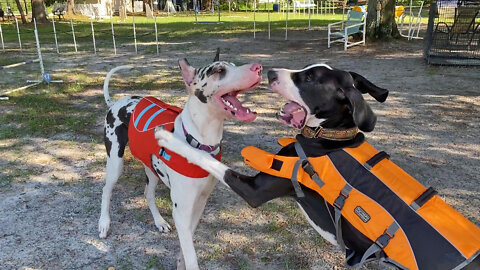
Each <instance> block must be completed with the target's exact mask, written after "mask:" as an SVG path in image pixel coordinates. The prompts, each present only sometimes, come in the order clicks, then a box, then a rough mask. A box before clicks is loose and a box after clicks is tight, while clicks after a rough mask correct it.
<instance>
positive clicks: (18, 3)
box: [15, 0, 27, 24]
mask: <svg viewBox="0 0 480 270" xmlns="http://www.w3.org/2000/svg"><path fill="white" fill-rule="evenodd" d="M15 3H17V8H18V11H20V16H21V17H22V23H24V24H25V23H27V19H25V13H23V8H22V4H21V3H20V0H15Z"/></svg>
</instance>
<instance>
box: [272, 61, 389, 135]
mask: <svg viewBox="0 0 480 270" xmlns="http://www.w3.org/2000/svg"><path fill="white" fill-rule="evenodd" d="M268 78H269V81H270V82H271V81H273V80H275V79H276V73H275V72H274V71H269V73H268ZM291 79H292V81H293V83H294V84H295V86H296V87H297V88H298V89H299V94H300V97H301V98H302V100H303V101H304V102H305V104H306V105H307V106H308V108H309V109H310V112H311V113H312V114H314V115H315V117H317V118H319V119H327V121H326V122H327V123H328V126H325V125H323V126H324V127H326V128H333V127H335V128H351V127H354V126H358V127H359V128H360V130H362V131H367V132H368V131H372V130H373V128H374V127H375V123H376V116H375V114H374V113H373V111H372V110H371V109H370V106H369V105H368V104H367V103H366V102H365V100H364V99H363V97H362V95H361V93H369V94H370V95H372V96H373V97H374V98H376V99H377V100H378V101H380V102H383V101H385V99H386V98H387V96H388V91H387V90H385V89H383V88H380V87H377V86H375V85H374V84H373V83H371V82H370V81H368V80H367V79H365V78H364V77H362V76H360V75H358V74H357V73H354V72H346V71H342V70H337V69H333V70H332V69H329V68H327V67H324V66H317V67H312V68H309V69H306V70H303V71H300V72H295V73H292V74H291ZM357 87H358V88H357Z"/></svg>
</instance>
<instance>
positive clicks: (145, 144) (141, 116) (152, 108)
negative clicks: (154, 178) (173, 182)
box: [128, 97, 221, 178]
mask: <svg viewBox="0 0 480 270" xmlns="http://www.w3.org/2000/svg"><path fill="white" fill-rule="evenodd" d="M181 112H182V109H181V108H179V107H176V106H172V105H169V104H167V103H165V102H162V101H160V100H158V99H156V98H154V97H144V98H142V99H141V100H140V102H139V103H138V104H137V106H135V109H134V110H133V112H132V115H131V117H130V123H129V128H128V139H129V146H130V151H131V152H132V155H133V156H134V157H136V158H138V159H139V160H140V161H142V163H143V164H145V165H146V166H147V167H149V168H150V169H151V170H152V171H153V172H155V170H154V169H153V167H152V162H151V155H152V154H154V155H156V156H157V157H158V158H159V159H160V160H162V161H163V162H164V163H165V164H166V165H167V166H168V167H170V168H171V169H173V170H174V171H176V172H177V173H180V174H182V175H184V176H187V177H191V178H204V177H207V176H208V175H209V173H208V172H207V171H205V170H203V169H202V168H200V167H198V166H196V165H194V164H192V163H189V162H188V160H187V159H186V158H184V157H183V156H180V155H177V154H176V153H175V152H172V151H170V150H168V149H165V148H163V147H160V146H159V145H158V143H157V140H156V139H155V134H154V128H155V127H157V126H163V127H164V129H165V130H168V131H173V128H174V123H175V119H176V118H177V116H178V115H179V114H180V113H181ZM215 158H216V159H217V160H220V159H221V152H220V153H219V154H218V155H216V156H215Z"/></svg>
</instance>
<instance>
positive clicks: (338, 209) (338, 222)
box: [333, 184, 353, 250]
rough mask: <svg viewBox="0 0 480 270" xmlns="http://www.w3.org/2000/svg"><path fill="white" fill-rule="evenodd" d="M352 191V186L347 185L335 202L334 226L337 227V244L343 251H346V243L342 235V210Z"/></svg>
mask: <svg viewBox="0 0 480 270" xmlns="http://www.w3.org/2000/svg"><path fill="white" fill-rule="evenodd" d="M352 189H353V188H352V186H350V185H349V184H345V186H344V187H343V188H342V190H341V191H340V194H339V195H338V197H337V198H336V199H335V201H334V202H333V206H334V211H335V217H334V224H333V225H335V233H336V236H337V243H338V245H339V246H340V249H341V250H345V242H344V241H343V234H342V209H343V206H344V205H345V201H346V200H347V198H348V196H349V195H350V192H351V191H352Z"/></svg>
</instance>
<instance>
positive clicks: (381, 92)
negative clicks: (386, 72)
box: [349, 71, 388, 102]
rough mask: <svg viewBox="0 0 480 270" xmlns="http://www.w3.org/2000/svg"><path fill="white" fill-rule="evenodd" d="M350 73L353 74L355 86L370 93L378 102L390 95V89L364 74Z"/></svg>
mask: <svg viewBox="0 0 480 270" xmlns="http://www.w3.org/2000/svg"><path fill="white" fill-rule="evenodd" d="M349 73H350V75H352V78H353V81H354V84H355V88H357V89H358V90H360V92H362V93H363V94H366V93H368V94H370V95H371V96H372V97H373V98H375V99H376V100H377V101H378V102H384V101H385V100H386V99H387V97H388V90H387V89H383V88H380V87H378V86H376V85H375V84H373V83H372V82H370V81H369V80H367V79H366V78H365V77H363V76H362V75H360V74H358V73H355V72H352V71H349Z"/></svg>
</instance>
